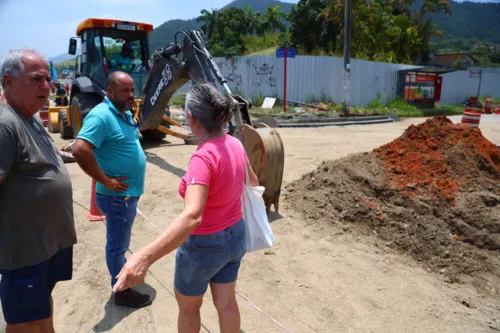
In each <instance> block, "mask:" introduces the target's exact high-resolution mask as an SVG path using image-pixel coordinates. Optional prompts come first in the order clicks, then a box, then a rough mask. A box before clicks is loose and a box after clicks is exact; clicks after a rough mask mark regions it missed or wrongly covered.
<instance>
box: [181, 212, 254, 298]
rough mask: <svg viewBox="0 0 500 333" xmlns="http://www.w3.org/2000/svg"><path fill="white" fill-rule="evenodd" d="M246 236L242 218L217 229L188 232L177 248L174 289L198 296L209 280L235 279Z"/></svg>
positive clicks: (244, 249)
mask: <svg viewBox="0 0 500 333" xmlns="http://www.w3.org/2000/svg"><path fill="white" fill-rule="evenodd" d="M245 236H246V235H245V221H244V220H243V219H241V220H239V221H238V222H236V223H235V224H233V225H232V226H230V227H228V228H226V229H224V230H222V231H220V232H218V233H214V234H210V235H191V236H189V238H188V239H187V240H186V241H185V242H184V244H182V245H181V246H180V247H179V248H178V249H177V253H176V257H175V274H174V287H175V289H177V291H178V292H180V293H181V294H183V295H185V296H200V295H203V294H204V293H205V292H206V291H207V289H208V285H209V283H210V282H214V283H220V284H224V283H231V282H235V281H236V279H237V278H238V270H239V268H240V263H241V259H242V258H243V256H244V255H245V252H246V240H245Z"/></svg>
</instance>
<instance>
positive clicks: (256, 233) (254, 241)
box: [241, 160, 274, 252]
mask: <svg viewBox="0 0 500 333" xmlns="http://www.w3.org/2000/svg"><path fill="white" fill-rule="evenodd" d="M243 161H244V165H245V170H246V176H245V185H244V187H243V194H242V195H241V205H242V209H243V219H244V220H245V226H246V243H247V252H256V251H260V250H263V249H267V248H270V247H272V246H273V244H274V235H273V231H272V229H271V225H270V224H269V220H268V218H267V214H266V206H265V204H264V199H263V198H262V195H263V194H264V190H265V188H264V186H255V187H254V186H252V184H250V178H249V176H248V168H247V163H246V160H243Z"/></svg>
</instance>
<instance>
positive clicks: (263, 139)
mask: <svg viewBox="0 0 500 333" xmlns="http://www.w3.org/2000/svg"><path fill="white" fill-rule="evenodd" d="M261 126H262V127H259V128H254V127H252V126H249V125H247V124H243V125H241V126H240V128H239V132H240V135H241V141H242V143H243V146H244V147H245V149H246V152H247V155H248V158H249V160H250V164H251V166H252V168H253V170H254V171H255V174H256V175H257V177H258V179H259V185H262V186H264V187H265V191H264V195H263V198H264V203H265V204H266V211H267V212H268V213H269V211H270V209H271V205H274V209H275V211H276V212H278V210H279V200H280V194H281V183H282V181H283V169H284V166H285V152H284V149H283V141H282V140H281V136H280V135H279V133H278V132H277V131H276V130H275V129H273V128H270V127H268V126H267V125H264V124H262V125H261Z"/></svg>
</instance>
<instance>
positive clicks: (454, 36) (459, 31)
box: [151, 0, 500, 51]
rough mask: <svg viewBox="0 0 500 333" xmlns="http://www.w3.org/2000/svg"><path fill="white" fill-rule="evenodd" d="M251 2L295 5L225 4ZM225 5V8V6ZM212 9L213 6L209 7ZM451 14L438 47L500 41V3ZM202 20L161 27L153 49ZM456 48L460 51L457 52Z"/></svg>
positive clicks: (470, 5) (442, 20)
mask: <svg viewBox="0 0 500 333" xmlns="http://www.w3.org/2000/svg"><path fill="white" fill-rule="evenodd" d="M419 3H420V1H415V3H414V5H413V9H414V11H417V10H418V8H419ZM246 5H250V7H252V9H253V11H256V12H261V13H262V12H265V11H266V8H267V7H268V6H271V7H274V6H277V5H281V6H282V8H281V11H283V12H285V13H288V12H289V11H290V8H291V7H292V5H293V4H291V3H287V2H281V1H276V0H236V1H233V2H231V3H229V4H228V5H227V6H226V7H237V8H242V9H243V8H244V7H245V6H246ZM226 7H224V8H226ZM206 9H207V10H208V11H211V8H206ZM451 11H452V15H444V14H441V13H438V14H436V15H434V17H433V22H434V23H437V24H438V25H439V28H440V30H442V31H443V33H444V40H443V42H441V43H440V45H439V47H440V48H443V47H446V48H452V47H453V46H456V47H458V48H460V46H468V45H470V44H473V43H476V42H478V41H485V42H491V43H495V44H500V2H498V1H497V2H489V3H478V2H453V3H452V5H451ZM201 25H202V22H197V21H196V19H195V18H193V19H191V20H170V21H167V22H165V23H163V24H162V25H160V26H158V27H157V28H156V29H155V31H154V32H153V33H152V34H151V48H152V49H158V48H161V47H165V45H167V44H168V43H170V42H171V41H172V40H173V38H174V35H175V33H176V32H177V31H179V30H186V29H199V28H200V27H201ZM458 48H457V51H458Z"/></svg>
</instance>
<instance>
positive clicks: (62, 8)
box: [0, 0, 298, 59]
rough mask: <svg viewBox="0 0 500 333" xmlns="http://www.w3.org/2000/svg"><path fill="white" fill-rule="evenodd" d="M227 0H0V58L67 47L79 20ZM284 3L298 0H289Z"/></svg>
mask: <svg viewBox="0 0 500 333" xmlns="http://www.w3.org/2000/svg"><path fill="white" fill-rule="evenodd" d="M230 2H231V1H230V0H177V1H173V0H83V1H82V0H77V1H72V0H0V41H1V42H0V59H1V57H2V56H3V54H4V53H5V52H7V51H8V50H9V49H11V48H17V47H32V48H35V49H37V50H39V51H40V52H42V53H43V54H44V55H45V56H46V57H49V58H50V57H53V56H58V55H60V54H63V53H66V52H67V50H68V41H69V39H70V38H71V37H74V35H75V30H76V26H77V25H78V23H80V22H81V21H82V20H84V19H86V18H89V17H94V18H119V19H124V20H131V21H139V22H146V23H152V24H153V25H154V26H155V27H156V26H158V25H160V24H162V23H163V22H165V21H168V20H171V19H190V18H194V17H196V16H198V15H199V13H200V10H202V9H211V8H214V9H219V8H221V7H224V6H225V5H227V4H228V3H230ZM287 2H295V3H296V2H298V0H296V1H293V0H289V1H287Z"/></svg>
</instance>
